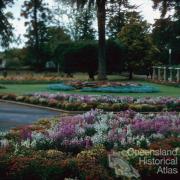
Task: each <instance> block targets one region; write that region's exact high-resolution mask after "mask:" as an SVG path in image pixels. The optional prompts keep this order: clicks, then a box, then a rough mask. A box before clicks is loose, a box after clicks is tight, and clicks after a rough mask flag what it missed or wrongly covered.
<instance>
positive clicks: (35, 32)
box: [21, 0, 51, 70]
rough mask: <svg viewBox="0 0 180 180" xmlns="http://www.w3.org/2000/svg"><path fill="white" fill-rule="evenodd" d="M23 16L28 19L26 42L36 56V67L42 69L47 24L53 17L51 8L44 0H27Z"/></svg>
mask: <svg viewBox="0 0 180 180" xmlns="http://www.w3.org/2000/svg"><path fill="white" fill-rule="evenodd" d="M21 16H23V17H24V18H25V19H26V22H25V26H27V34H26V35H25V37H26V38H27V39H28V41H27V42H26V44H27V46H28V47H29V48H30V49H32V53H33V54H34V56H35V62H34V65H35V67H36V68H37V70H40V69H41V68H42V64H43V63H44V62H43V54H42V47H43V45H44V43H45V42H47V40H48V39H47V26H48V23H49V20H50V19H51V15H50V10H49V9H48V8H47V4H46V3H44V0H26V1H24V5H23V7H22V13H21Z"/></svg>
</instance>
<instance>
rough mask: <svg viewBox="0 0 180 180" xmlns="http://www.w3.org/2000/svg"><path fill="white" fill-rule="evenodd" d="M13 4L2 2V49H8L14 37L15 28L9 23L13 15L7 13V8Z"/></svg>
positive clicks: (0, 24)
mask: <svg viewBox="0 0 180 180" xmlns="http://www.w3.org/2000/svg"><path fill="white" fill-rule="evenodd" d="M12 4H13V0H0V46H2V47H8V45H9V42H10V41H11V40H12V37H13V33H12V29H13V27H12V25H11V24H10V23H9V21H8V19H9V18H12V14H11V13H5V9H6V8H7V6H9V5H12Z"/></svg>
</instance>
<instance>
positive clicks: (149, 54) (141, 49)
mask: <svg viewBox="0 0 180 180" xmlns="http://www.w3.org/2000/svg"><path fill="white" fill-rule="evenodd" d="M118 37H119V40H120V41H121V42H122V43H123V44H124V45H125V46H126V48H127V52H126V56H125V66H126V67H127V69H128V71H129V79H132V72H133V71H134V70H135V69H137V68H138V67H151V66H152V65H153V64H154V63H153V56H154V54H156V53H158V49H157V48H156V46H155V45H154V44H153V42H152V39H151V37H150V35H149V24H148V23H147V22H146V21H143V20H142V18H141V17H140V16H139V14H138V13H137V14H136V16H133V17H131V19H130V20H129V22H128V23H127V24H126V25H125V26H124V27H123V28H122V30H121V32H120V33H119V34H118Z"/></svg>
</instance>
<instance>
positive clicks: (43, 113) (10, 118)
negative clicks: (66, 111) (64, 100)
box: [0, 102, 59, 131]
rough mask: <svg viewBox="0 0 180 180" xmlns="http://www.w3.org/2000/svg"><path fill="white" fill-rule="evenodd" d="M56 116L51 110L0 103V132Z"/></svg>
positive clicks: (56, 113)
mask: <svg viewBox="0 0 180 180" xmlns="http://www.w3.org/2000/svg"><path fill="white" fill-rule="evenodd" d="M57 115H59V113H58V112H55V111H51V110H44V109H40V108H34V107H28V106H22V105H16V104H11V103H5V102H0V131H2V130H3V131H4V130H8V129H10V128H13V127H18V126H22V125H26V124H32V123H33V122H35V121H37V120H38V119H41V118H50V117H53V116H57Z"/></svg>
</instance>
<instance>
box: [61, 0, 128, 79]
mask: <svg viewBox="0 0 180 180" xmlns="http://www.w3.org/2000/svg"><path fill="white" fill-rule="evenodd" d="M59 1H65V2H69V3H71V4H76V5H77V7H78V8H81V9H82V8H83V7H85V6H88V7H92V6H93V5H96V9H97V21H98V37H99V38H98V46H99V48H98V79H99V80H105V79H107V77H106V58H105V20H106V4H107V0H80V1H79V0H75V1H70V0H59ZM117 1H120V2H122V3H126V2H127V1H128V0H117ZM111 2H112V3H114V2H115V1H111Z"/></svg>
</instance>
